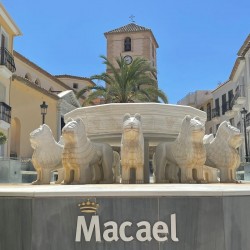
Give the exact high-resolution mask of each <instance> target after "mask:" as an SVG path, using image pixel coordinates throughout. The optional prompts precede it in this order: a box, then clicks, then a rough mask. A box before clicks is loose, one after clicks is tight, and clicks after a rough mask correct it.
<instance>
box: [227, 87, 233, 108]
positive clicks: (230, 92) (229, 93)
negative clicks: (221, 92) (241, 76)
mask: <svg viewBox="0 0 250 250" xmlns="http://www.w3.org/2000/svg"><path fill="white" fill-rule="evenodd" d="M233 98H234V93H233V90H232V89H231V90H230V91H228V103H229V110H231V109H232V105H233V103H232V101H233Z"/></svg>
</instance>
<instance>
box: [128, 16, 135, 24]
mask: <svg viewBox="0 0 250 250" xmlns="http://www.w3.org/2000/svg"><path fill="white" fill-rule="evenodd" d="M129 18H130V20H131V22H132V23H135V20H134V18H135V16H134V15H131V16H130V17H129Z"/></svg>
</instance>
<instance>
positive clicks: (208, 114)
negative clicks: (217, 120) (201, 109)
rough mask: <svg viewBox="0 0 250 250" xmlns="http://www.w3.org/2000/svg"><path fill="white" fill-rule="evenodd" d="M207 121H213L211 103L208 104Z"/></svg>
mask: <svg viewBox="0 0 250 250" xmlns="http://www.w3.org/2000/svg"><path fill="white" fill-rule="evenodd" d="M207 120H208V121H211V103H208V104H207Z"/></svg>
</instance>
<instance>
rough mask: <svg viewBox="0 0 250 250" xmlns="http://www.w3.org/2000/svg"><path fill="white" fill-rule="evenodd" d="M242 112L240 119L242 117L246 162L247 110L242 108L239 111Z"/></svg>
mask: <svg viewBox="0 0 250 250" xmlns="http://www.w3.org/2000/svg"><path fill="white" fill-rule="evenodd" d="M240 113H241V114H242V119H243V129H244V137H245V155H246V162H248V161H249V160H248V145H247V129H246V114H247V110H246V109H245V108H242V110H241V111H240Z"/></svg>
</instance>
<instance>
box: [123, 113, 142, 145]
mask: <svg viewBox="0 0 250 250" xmlns="http://www.w3.org/2000/svg"><path fill="white" fill-rule="evenodd" d="M141 133H142V126H141V115H140V114H137V113H136V114H135V115H134V116H131V115H130V114H128V113H127V114H125V115H124V117H123V139H124V140H129V141H134V140H138V138H139V137H140V135H141Z"/></svg>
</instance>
